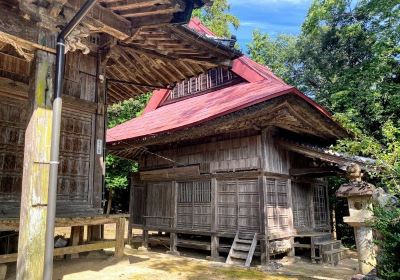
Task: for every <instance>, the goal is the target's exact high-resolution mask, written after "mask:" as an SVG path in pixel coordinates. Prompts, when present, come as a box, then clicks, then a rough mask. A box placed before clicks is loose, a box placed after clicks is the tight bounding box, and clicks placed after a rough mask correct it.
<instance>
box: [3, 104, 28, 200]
mask: <svg viewBox="0 0 400 280" xmlns="http://www.w3.org/2000/svg"><path fill="white" fill-rule="evenodd" d="M25 108H26V102H21V101H19V100H17V99H13V98H7V97H4V96H0V203H1V201H3V202H5V201H8V202H11V201H19V197H20V196H21V185H22V166H23V157H24V152H23V151H24V137H25V124H26V109H25Z"/></svg>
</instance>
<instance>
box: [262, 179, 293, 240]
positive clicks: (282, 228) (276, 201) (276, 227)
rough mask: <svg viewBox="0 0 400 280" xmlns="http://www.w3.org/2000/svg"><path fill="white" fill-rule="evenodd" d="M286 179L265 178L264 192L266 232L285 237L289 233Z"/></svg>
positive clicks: (289, 220)
mask: <svg viewBox="0 0 400 280" xmlns="http://www.w3.org/2000/svg"><path fill="white" fill-rule="evenodd" d="M289 188H290V186H289V181H288V180H287V179H274V178H267V182H266V191H265V192H264V193H265V205H266V219H268V221H267V225H268V234H269V235H271V236H279V237H285V236H290V234H291V230H292V228H291V225H292V221H291V209H290V201H289V197H290V195H289V192H290V189H289Z"/></svg>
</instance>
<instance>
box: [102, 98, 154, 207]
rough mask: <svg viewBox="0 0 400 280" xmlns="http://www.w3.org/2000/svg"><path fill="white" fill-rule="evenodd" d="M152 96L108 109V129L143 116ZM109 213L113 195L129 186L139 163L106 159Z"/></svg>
mask: <svg viewBox="0 0 400 280" xmlns="http://www.w3.org/2000/svg"><path fill="white" fill-rule="evenodd" d="M150 96H151V94H150V93H148V94H145V95H140V96H138V97H136V98H131V99H129V100H125V101H123V102H121V103H117V104H114V105H112V106H109V107H108V108H107V118H108V119H107V120H108V128H112V127H114V126H116V125H118V124H121V123H124V122H126V121H128V120H131V119H133V118H135V117H137V116H139V115H141V114H142V112H143V109H144V108H145V106H146V104H147V102H148V100H149V98H150ZM106 170H107V172H106V178H105V180H106V188H107V190H108V193H109V196H108V203H107V213H109V212H110V210H111V203H112V197H113V194H114V193H115V192H117V191H121V190H124V189H126V188H127V187H128V186H129V180H128V178H129V176H130V175H131V174H132V172H135V171H137V163H136V162H134V161H131V160H127V159H123V158H119V157H116V156H113V155H110V154H109V155H107V157H106Z"/></svg>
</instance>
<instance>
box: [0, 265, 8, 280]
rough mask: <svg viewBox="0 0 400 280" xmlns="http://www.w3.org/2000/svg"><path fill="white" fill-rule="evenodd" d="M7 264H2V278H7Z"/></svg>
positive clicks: (0, 270)
mask: <svg viewBox="0 0 400 280" xmlns="http://www.w3.org/2000/svg"><path fill="white" fill-rule="evenodd" d="M6 273H7V265H6V264H0V280H4V279H6Z"/></svg>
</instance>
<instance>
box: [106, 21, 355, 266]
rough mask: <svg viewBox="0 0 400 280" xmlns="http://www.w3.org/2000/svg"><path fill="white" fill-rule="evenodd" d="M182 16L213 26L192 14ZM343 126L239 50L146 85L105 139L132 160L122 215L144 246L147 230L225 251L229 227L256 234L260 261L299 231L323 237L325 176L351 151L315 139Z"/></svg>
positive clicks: (284, 248)
mask: <svg viewBox="0 0 400 280" xmlns="http://www.w3.org/2000/svg"><path fill="white" fill-rule="evenodd" d="M189 26H191V27H192V28H194V29H196V30H198V31H199V32H206V33H207V34H208V35H210V36H212V33H211V32H210V31H209V30H207V29H206V28H205V27H204V26H202V25H201V23H199V22H198V21H197V20H194V21H193V20H192V22H191V23H190V24H189ZM346 136H348V134H347V132H346V131H345V130H344V129H343V128H342V127H341V126H339V125H338V124H337V123H336V122H335V121H334V120H333V119H332V118H331V116H330V114H329V112H327V111H326V110H325V109H324V108H323V107H321V106H320V105H318V104H317V103H316V102H314V101H313V100H311V99H310V98H308V97H307V96H305V95H304V94H303V93H301V92H299V90H297V89H296V88H294V87H292V86H290V85H287V84H286V83H284V82H283V81H282V80H281V79H279V78H278V77H277V76H275V75H274V74H273V73H272V72H271V71H270V70H269V69H268V68H267V67H264V66H262V65H259V64H257V63H255V62H254V61H252V60H250V59H249V58H246V57H244V56H242V57H240V58H237V59H235V60H234V61H233V65H232V67H231V68H229V69H227V68H221V67H220V68H214V69H212V70H209V71H208V72H207V73H206V74H202V75H200V76H197V77H193V78H191V79H188V80H185V81H183V82H181V83H178V84H177V85H176V86H175V87H174V88H173V89H171V90H160V91H156V92H154V94H153V97H152V98H151V100H150V102H149V104H148V106H147V108H146V109H145V111H144V114H143V115H142V116H140V117H138V118H136V119H133V120H130V121H128V122H126V123H124V124H121V125H119V126H117V127H115V128H113V129H111V130H109V131H108V133H107V146H108V150H109V152H111V153H113V154H115V155H119V156H121V157H125V158H130V159H136V160H137V161H138V162H139V173H138V174H136V175H135V176H134V177H133V180H132V186H131V209H130V212H131V217H130V223H131V228H140V229H143V230H144V237H143V238H144V240H143V242H144V244H145V246H147V243H148V242H151V238H149V236H148V231H158V232H167V233H170V239H171V240H170V243H171V250H172V251H175V250H176V246H178V247H180V246H182V247H192V248H203V249H207V250H211V255H212V257H217V256H218V252H220V251H226V252H229V251H230V252H231V254H232V248H231V245H232V241H229V238H231V240H232V239H233V238H234V237H235V236H236V234H237V233H239V237H238V236H236V239H239V240H240V235H242V234H244V235H248V234H250V235H251V236H253V235H254V234H256V235H257V239H259V240H261V243H260V251H261V255H262V260H263V262H264V261H267V260H268V255H269V254H279V253H282V252H289V253H293V249H294V247H296V246H297V247H302V246H303V245H304V244H300V243H301V241H302V239H303V238H311V242H309V243H308V245H304V246H303V247H307V246H308V248H310V247H311V250H312V251H314V248H313V246H315V244H314V243H315V242H317V241H318V240H319V241H327V242H329V240H330V231H331V224H330V212H329V199H328V192H327V183H326V181H325V180H324V176H326V175H332V174H338V173H340V172H341V171H340V169H339V168H338V167H337V164H339V165H340V164H342V165H346V164H347V163H348V162H349V160H348V159H346V158H343V157H341V156H339V155H337V154H331V153H329V152H326V150H324V149H321V148H318V147H329V145H331V144H333V143H335V141H336V140H337V139H340V138H343V137H346ZM177 236H178V237H177ZM193 236H197V238H193ZM200 236H203V238H202V237H200ZM207 236H208V239H207V238H206V237H207ZM210 237H211V239H210ZM157 238H158V239H160V237H157ZM226 238H228V239H226ZM295 239H296V240H295ZM297 239H298V240H297ZM201 240H206V242H205V243H204V242H200V241H201ZM207 240H208V241H207ZM227 240H228V241H227ZM236 241H237V240H236ZM236 241H234V244H235V242H236ZM314 241H315V242H314ZM299 242H300V243H299ZM339 245H340V244H339ZM314 253H315V252H314ZM233 254H234V252H233ZM312 254H313V252H312ZM313 258H314V259H317V257H316V256H315V255H314V256H313ZM228 259H229V258H228Z"/></svg>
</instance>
